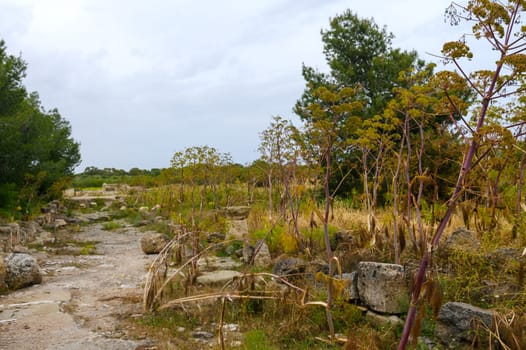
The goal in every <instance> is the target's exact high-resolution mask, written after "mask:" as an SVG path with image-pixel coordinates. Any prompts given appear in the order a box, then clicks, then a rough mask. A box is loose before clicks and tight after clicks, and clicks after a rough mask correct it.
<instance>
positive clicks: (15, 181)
mask: <svg viewBox="0 0 526 350" xmlns="http://www.w3.org/2000/svg"><path fill="white" fill-rule="evenodd" d="M25 71H26V64H25V62H24V61H23V60H22V59H21V58H20V57H14V56H12V55H9V54H7V50H6V47H5V43H4V42H3V41H0V193H2V194H0V209H1V210H2V211H4V212H6V211H9V208H11V209H12V207H13V204H14V203H13V198H14V195H13V194H15V193H17V195H16V197H17V202H18V205H19V206H20V207H21V208H22V210H23V212H24V214H30V211H31V208H32V205H33V204H34V203H35V201H36V199H38V198H44V199H49V198H51V197H56V196H57V195H60V189H61V187H63V185H64V181H63V180H64V178H65V177H67V176H70V175H72V173H73V170H74V168H75V166H77V165H78V164H79V162H80V153H79V144H78V143H77V142H75V141H74V140H73V139H72V138H71V126H70V124H69V122H68V121H67V120H65V119H64V118H63V117H62V116H61V115H60V113H59V112H58V110H56V109H52V110H49V111H46V110H44V108H43V107H42V105H41V103H40V100H39V97H38V94H37V93H31V94H28V93H27V92H26V89H25V87H24V85H23V83H22V79H23V78H24V77H25ZM60 184H62V185H60Z"/></svg>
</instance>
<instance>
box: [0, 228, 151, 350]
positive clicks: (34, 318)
mask: <svg viewBox="0 0 526 350" xmlns="http://www.w3.org/2000/svg"><path fill="white" fill-rule="evenodd" d="M140 234H141V233H140V232H139V231H138V230H137V229H136V228H133V227H126V228H122V229H119V230H115V231H104V230H102V229H101V225H100V224H92V225H89V226H85V227H83V228H81V230H80V232H71V231H63V232H60V233H59V235H58V237H59V241H60V239H65V240H66V239H68V240H69V239H74V240H77V241H97V242H98V243H97V244H96V250H95V253H94V254H92V255H75V254H71V253H70V254H68V253H67V249H66V250H61V251H60V253H61V254H56V252H54V253H52V252H50V251H49V250H48V251H46V250H44V251H38V252H33V254H34V255H35V256H36V258H37V259H38V261H39V264H40V267H41V269H42V272H43V274H44V276H43V281H42V283H41V284H39V285H34V286H32V287H29V288H25V289H21V290H17V291H14V292H11V293H10V294H7V295H4V296H0V349H13V350H14V349H16V350H23V349H64V350H65V349H68V350H75V349H79V350H80V349H83V350H84V349H88V350H89V349H112V350H120V349H123V350H124V349H148V348H150V349H155V348H156V347H155V345H154V341H152V340H149V339H145V337H142V338H143V339H137V338H141V336H137V335H136V334H135V335H134V334H129V332H128V331H127V329H126V327H125V326H124V325H125V324H126V323H129V320H130V319H133V318H134V317H140V315H141V312H142V291H143V289H142V287H143V284H144V280H145V277H146V272H147V269H148V266H149V264H150V263H151V261H152V259H153V257H152V256H147V255H144V254H143V253H142V251H141V249H140V245H139V238H140ZM72 250H74V249H72ZM64 253H65V254H64Z"/></svg>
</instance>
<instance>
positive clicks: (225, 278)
mask: <svg viewBox="0 0 526 350" xmlns="http://www.w3.org/2000/svg"><path fill="white" fill-rule="evenodd" d="M241 275H242V273H241V272H239V271H232V270H216V271H211V272H204V273H203V274H202V275H200V276H198V277H197V283H199V284H202V285H209V286H223V285H225V284H226V283H227V282H229V281H230V280H232V278H234V277H238V276H241Z"/></svg>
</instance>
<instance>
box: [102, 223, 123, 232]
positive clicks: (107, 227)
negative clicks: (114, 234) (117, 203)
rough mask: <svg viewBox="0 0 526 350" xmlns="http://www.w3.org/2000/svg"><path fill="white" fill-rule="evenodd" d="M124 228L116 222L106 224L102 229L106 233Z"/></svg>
mask: <svg viewBox="0 0 526 350" xmlns="http://www.w3.org/2000/svg"><path fill="white" fill-rule="evenodd" d="M122 227H123V226H122V224H121V223H120V222H116V221H108V222H105V223H104V225H102V229H103V230H106V231H113V230H116V229H118V228H122Z"/></svg>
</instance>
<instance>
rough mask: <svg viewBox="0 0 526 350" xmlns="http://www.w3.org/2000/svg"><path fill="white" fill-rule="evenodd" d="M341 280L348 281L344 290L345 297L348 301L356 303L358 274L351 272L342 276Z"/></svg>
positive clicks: (358, 297) (357, 298)
mask: <svg viewBox="0 0 526 350" xmlns="http://www.w3.org/2000/svg"><path fill="white" fill-rule="evenodd" d="M342 279H344V280H349V283H348V284H347V286H346V288H345V292H346V294H347V295H346V297H348V300H349V301H357V300H359V299H360V294H359V293H358V272H356V271H353V272H351V273H344V274H342Z"/></svg>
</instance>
